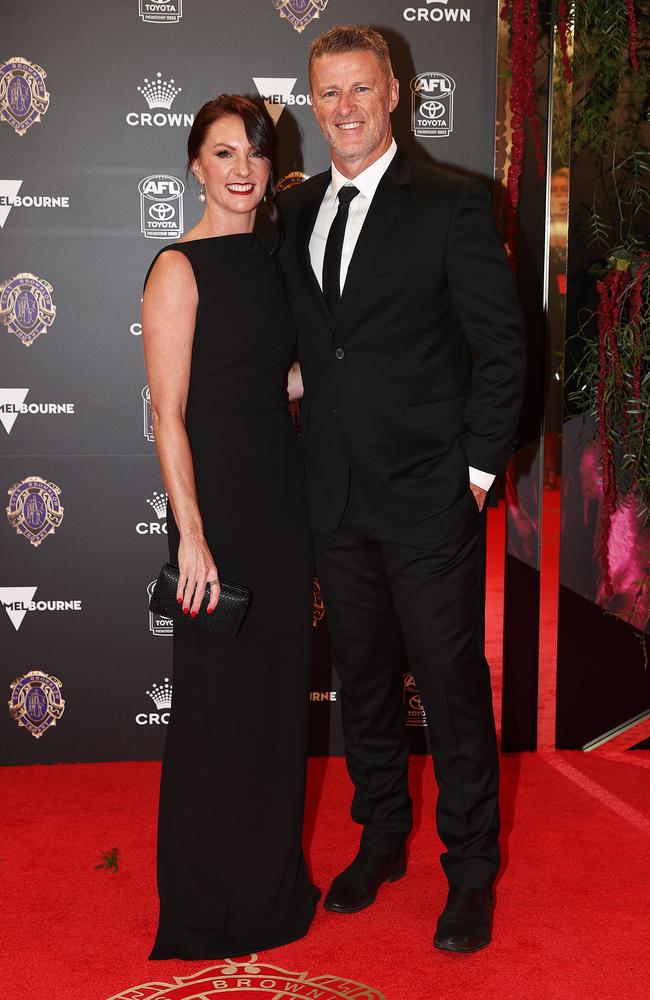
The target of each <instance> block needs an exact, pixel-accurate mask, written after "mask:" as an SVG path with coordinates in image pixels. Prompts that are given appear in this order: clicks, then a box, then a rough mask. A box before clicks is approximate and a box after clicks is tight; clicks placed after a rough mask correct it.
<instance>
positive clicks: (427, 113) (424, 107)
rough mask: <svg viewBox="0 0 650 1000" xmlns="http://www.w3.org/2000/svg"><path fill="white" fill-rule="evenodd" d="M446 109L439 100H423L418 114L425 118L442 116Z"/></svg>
mask: <svg viewBox="0 0 650 1000" xmlns="http://www.w3.org/2000/svg"><path fill="white" fill-rule="evenodd" d="M446 112H447V109H446V107H445V105H444V104H443V103H442V102H441V101H424V103H423V104H421V105H420V114H421V115H424V117H425V118H442V116H443V115H444V114H446Z"/></svg>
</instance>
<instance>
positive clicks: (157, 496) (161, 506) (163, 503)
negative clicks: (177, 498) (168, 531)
mask: <svg viewBox="0 0 650 1000" xmlns="http://www.w3.org/2000/svg"><path fill="white" fill-rule="evenodd" d="M146 502H147V503H148V504H149V506H150V507H152V508H153V509H154V511H155V512H156V517H157V518H158V520H159V521H164V520H165V518H166V517H167V494H166V493H159V492H158V490H154V491H153V493H152V494H151V497H150V498H147V501H146Z"/></svg>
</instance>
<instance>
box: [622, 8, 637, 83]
mask: <svg viewBox="0 0 650 1000" xmlns="http://www.w3.org/2000/svg"><path fill="white" fill-rule="evenodd" d="M625 2H626V4H627V20H628V24H629V26H630V62H631V63H632V68H633V69H634V71H635V72H636V73H638V72H639V59H638V56H637V52H636V37H637V24H636V11H635V9H634V0H625Z"/></svg>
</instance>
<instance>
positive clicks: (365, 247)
mask: <svg viewBox="0 0 650 1000" xmlns="http://www.w3.org/2000/svg"><path fill="white" fill-rule="evenodd" d="M411 167H412V162H411V160H409V158H408V157H407V156H405V155H404V154H403V153H401V152H400V151H399V150H398V151H397V153H396V154H395V156H394V158H393V159H392V160H391V162H390V164H389V166H388V169H387V171H386V173H385V174H384V176H383V177H382V179H381V181H380V182H379V185H378V187H377V190H376V191H375V196H374V198H373V199H372V204H371V205H370V208H369V209H368V214H367V216H366V219H365V221H364V223H363V227H362V229H361V232H360V233H359V238H358V240H357V243H356V246H355V248H354V253H353V254H352V259H351V261H350V266H349V267H348V273H347V277H346V279H345V285H344V286H343V294H342V296H341V301H340V303H339V308H338V310H337V314H336V323H337V325H338V324H339V323H340V322H341V320H342V319H343V317H344V316H345V314H346V312H347V311H348V309H349V308H350V306H351V305H352V303H353V301H354V299H355V297H356V295H357V293H358V291H359V289H360V288H361V285H362V284H363V281H364V279H365V277H366V275H367V274H368V272H369V270H370V268H371V267H372V265H373V264H374V262H375V258H376V257H377V254H378V253H379V251H380V250H381V248H382V246H383V244H384V242H385V241H386V238H387V237H388V234H389V232H390V230H391V228H392V226H393V223H394V222H395V220H396V218H397V216H398V215H399V212H400V209H401V207H402V204H403V203H404V200H405V198H406V196H407V194H408V185H409V184H410V180H411ZM317 287H318V284H317ZM321 297H322V296H321Z"/></svg>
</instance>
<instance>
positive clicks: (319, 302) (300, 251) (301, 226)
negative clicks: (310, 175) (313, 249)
mask: <svg viewBox="0 0 650 1000" xmlns="http://www.w3.org/2000/svg"><path fill="white" fill-rule="evenodd" d="M331 179H332V171H331V170H326V171H325V173H324V174H322V175H321V183H320V184H319V185H318V186H316V185H315V186H314V191H313V192H312V194H311V197H310V198H309V200H308V201H305V204H304V205H303V206H302V208H301V210H300V214H299V215H298V221H297V226H296V253H297V255H298V266H299V268H300V271H301V273H302V275H303V278H304V280H305V284H306V286H307V288H308V289H309V291H310V293H311V295H312V298H313V299H314V302H315V304H316V307H317V309H318V311H319V312H320V313H321V315H322V318H323V319H324V320H325V322H326V323H327V325H328V326H331V325H332V317H331V315H330V311H329V309H328V308H327V304H326V302H325V299H324V298H323V293H322V291H321V289H320V285H319V284H318V279H317V278H316V275H315V274H314V269H313V267H312V266H311V258H310V256H309V240H310V238H311V234H312V231H313V228H314V224H315V222H316V216H317V215H318V210H319V208H320V205H321V202H322V200H323V196H324V194H325V191H326V190H327V186H328V184H329V182H330V181H331Z"/></svg>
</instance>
